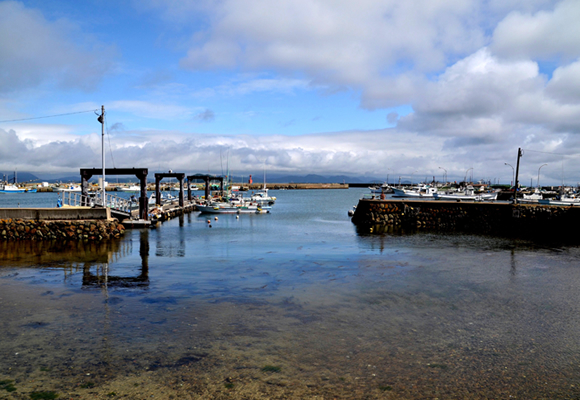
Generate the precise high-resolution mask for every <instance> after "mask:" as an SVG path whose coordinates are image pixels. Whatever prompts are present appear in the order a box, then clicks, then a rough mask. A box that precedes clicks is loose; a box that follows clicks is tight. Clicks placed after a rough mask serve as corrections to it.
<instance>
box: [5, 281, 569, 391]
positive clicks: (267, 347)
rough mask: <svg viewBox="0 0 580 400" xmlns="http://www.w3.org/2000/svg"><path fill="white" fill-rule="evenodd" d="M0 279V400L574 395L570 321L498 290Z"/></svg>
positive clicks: (553, 310) (542, 307)
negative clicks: (244, 291) (135, 290)
mask: <svg viewBox="0 0 580 400" xmlns="http://www.w3.org/2000/svg"><path fill="white" fill-rule="evenodd" d="M32 279H36V280H39V277H38V276H36V277H34V278H32ZM0 281H1V282H0V289H1V291H0V293H1V294H0V310H1V311H0V321H1V323H0V327H1V328H2V329H1V330H0V331H1V333H0V338H1V341H0V355H1V360H0V399H4V398H5V399H30V398H35V397H34V396H35V394H36V396H40V397H36V398H47V399H48V398H54V395H56V394H58V396H59V397H58V398H59V399H111V398H129V399H151V398H158V399H231V398H235V399H352V398H357V399H375V398H377V399H427V398H429V399H435V398H440V399H483V398H505V399H507V398H519V399H536V398H538V399H539V398H552V399H553V398H574V397H577V396H580V390H579V388H580V386H579V385H580V358H579V354H580V352H579V351H578V344H577V342H578V341H577V334H578V330H577V326H578V325H577V323H576V321H570V320H568V321H567V322H566V321H562V319H561V318H560V311H561V310H559V309H558V308H556V309H554V308H550V307H547V306H546V303H543V302H540V301H537V302H535V303H531V304H530V303H525V302H523V301H521V299H520V300H517V299H518V297H517V296H516V297H515V298H514V296H513V295H510V296H509V297H507V298H506V295H504V294H502V293H501V292H498V293H493V294H490V293H485V294H484V293H480V292H478V291H477V290H459V291H456V292H454V293H453V294H449V293H441V292H437V291H434V290H430V289H426V290H418V287H419V286H417V287H413V286H410V287H406V288H404V289H396V288H391V290H389V291H384V290H382V285H379V284H373V283H372V282H367V283H365V284H364V285H358V286H356V287H355V286H353V285H351V284H349V285H344V284H339V283H332V282H328V283H327V284H326V285H324V286H323V287H311V288H308V289H304V290H302V291H300V292H294V293H292V292H291V291H288V293H277V294H276V295H275V296H262V297H260V296H259V295H258V293H257V295H256V296H253V297H250V298H248V299H246V300H240V299H228V298H221V299H219V300H208V299H205V300H200V299H195V298H175V297H170V296H168V297H160V298H151V297H142V296H134V295H132V294H131V293H130V292H125V291H123V290H117V291H115V290H108V291H107V290H102V289H101V290H96V291H89V292H87V291H85V292H82V291H79V290H71V289H66V288H60V289H54V290H46V289H44V288H43V287H42V286H41V285H35V284H34V282H30V281H26V282H19V281H18V280H17V278H16V277H14V276H12V277H10V276H8V277H4V279H2V280H0ZM359 283H360V282H359ZM256 290H257V291H259V289H256ZM574 307H575V306H574ZM568 311H569V310H568V309H567V310H566V312H568ZM538 316H540V320H539V321H538Z"/></svg>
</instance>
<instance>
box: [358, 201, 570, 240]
mask: <svg viewBox="0 0 580 400" xmlns="http://www.w3.org/2000/svg"><path fill="white" fill-rule="evenodd" d="M352 222H353V223H354V224H356V225H357V226H358V227H359V229H361V230H363V231H367V232H384V231H389V230H392V229H397V228H402V229H407V230H439V231H461V232H473V233H486V234H502V235H518V236H533V237H536V236H549V237H560V238H561V237H565V236H569V235H570V233H572V231H573V229H574V227H576V226H578V223H579V222H580V208H579V207H572V206H550V205H539V204H512V203H508V202H501V203H500V202H451V201H433V200H431V201H419V200H391V199H389V200H380V199H361V200H360V201H359V203H358V205H357V207H356V210H355V212H354V215H353V217H352ZM570 239H574V238H573V237H570Z"/></svg>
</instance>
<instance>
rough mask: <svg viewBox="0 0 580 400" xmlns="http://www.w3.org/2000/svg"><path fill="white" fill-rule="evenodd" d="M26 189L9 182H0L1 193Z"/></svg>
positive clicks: (19, 191) (18, 191) (20, 191)
mask: <svg viewBox="0 0 580 400" xmlns="http://www.w3.org/2000/svg"><path fill="white" fill-rule="evenodd" d="M24 192H26V189H24V188H20V187H18V186H16V185H12V184H9V183H4V184H0V193H24Z"/></svg>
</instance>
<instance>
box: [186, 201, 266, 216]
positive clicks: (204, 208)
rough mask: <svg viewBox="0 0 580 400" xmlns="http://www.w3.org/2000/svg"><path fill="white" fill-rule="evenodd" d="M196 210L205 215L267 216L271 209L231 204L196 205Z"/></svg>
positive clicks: (255, 205) (253, 205) (254, 205)
mask: <svg viewBox="0 0 580 400" xmlns="http://www.w3.org/2000/svg"><path fill="white" fill-rule="evenodd" d="M197 209H198V210H199V211H201V212H202V213H207V214H268V213H270V211H271V209H272V207H269V206H260V205H258V204H252V205H250V204H248V205H234V204H231V203H211V204H209V205H202V204H198V205H197Z"/></svg>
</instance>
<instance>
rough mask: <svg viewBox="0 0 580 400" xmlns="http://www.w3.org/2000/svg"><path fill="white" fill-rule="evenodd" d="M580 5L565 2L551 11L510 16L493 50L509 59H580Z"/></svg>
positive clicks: (569, 0)
mask: <svg viewBox="0 0 580 400" xmlns="http://www.w3.org/2000/svg"><path fill="white" fill-rule="evenodd" d="M579 20H580V2H578V1H576V0H564V1H562V2H560V3H558V4H557V5H556V6H555V7H554V8H553V9H552V10H541V11H538V12H536V13H525V12H521V11H513V12H511V13H510V14H509V15H508V16H507V17H506V18H505V19H504V20H503V21H501V22H500V23H499V24H498V25H497V27H496V29H495V31H494V34H493V49H494V51H495V53H496V54H498V55H501V56H502V57H506V58H531V59H544V60H546V59H553V58H564V59H568V60H570V59H575V58H577V57H578V56H580V24H578V21H579Z"/></svg>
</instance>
